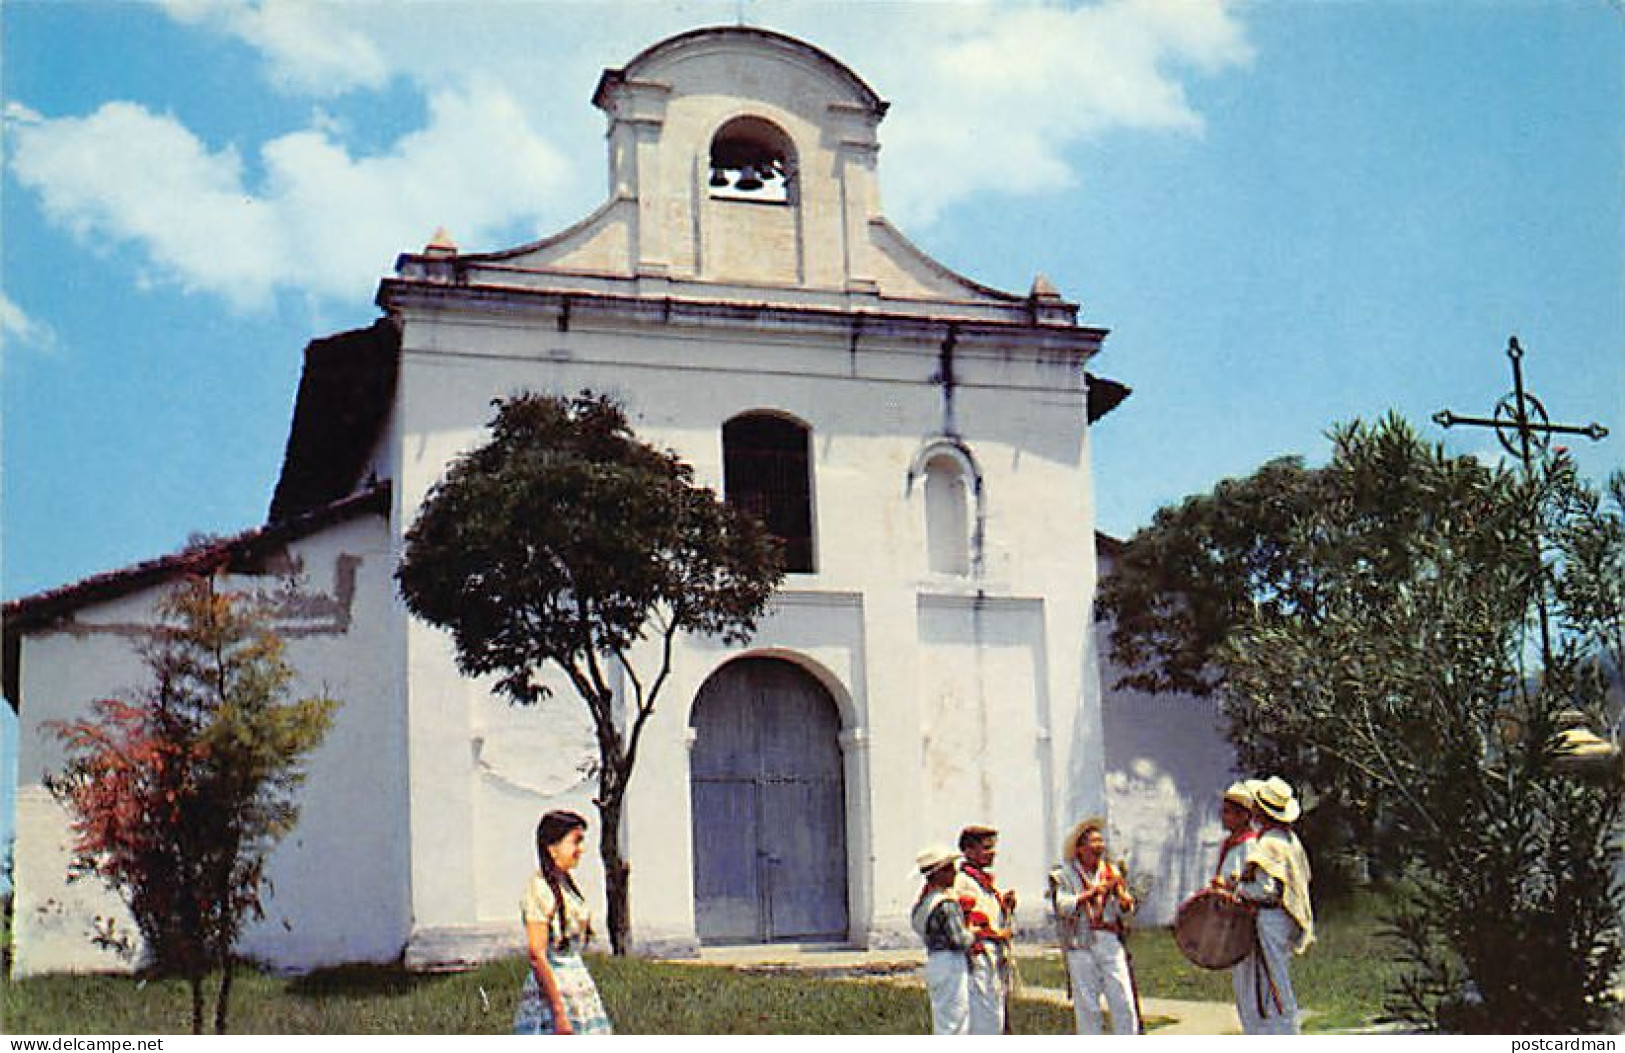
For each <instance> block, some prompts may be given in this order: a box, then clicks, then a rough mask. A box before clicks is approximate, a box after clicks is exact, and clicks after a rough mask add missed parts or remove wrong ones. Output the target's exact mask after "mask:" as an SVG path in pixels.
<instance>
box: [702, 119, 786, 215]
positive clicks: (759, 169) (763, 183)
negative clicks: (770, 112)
mask: <svg viewBox="0 0 1625 1053" xmlns="http://www.w3.org/2000/svg"><path fill="white" fill-rule="evenodd" d="M795 174H796V166H795V148H794V147H793V145H792V144H791V142H790V137H789V136H788V135H786V134H784V131H783V130H782V129H781V128H779V126H778V125H776V124H774V123H773V122H771V121H768V120H764V119H763V118H761V117H750V116H746V117H735V118H734V119H732V120H730V121H728V122H727V123H726V124H724V125H723V126H722V127H721V128H719V129H717V133H716V135H714V136H712V137H711V150H710V157H709V164H708V176H707V179H706V185H707V186H708V187H709V189H710V193H711V196H712V197H714V198H722V199H731V200H743V201H764V202H783V203H790V202H793V201H794V200H795V184H796V180H795Z"/></svg>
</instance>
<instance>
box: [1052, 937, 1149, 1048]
mask: <svg viewBox="0 0 1625 1053" xmlns="http://www.w3.org/2000/svg"><path fill="white" fill-rule="evenodd" d="M1090 935H1091V937H1092V938H1091V939H1090V941H1089V946H1088V947H1087V948H1083V949H1079V950H1070V951H1067V952H1066V967H1067V971H1068V972H1070V973H1071V974H1072V1011H1073V1012H1074V1013H1075V1014H1076V1015H1077V1018H1078V1034H1080V1035H1098V1034H1100V996H1101V995H1105V996H1106V1008H1107V1009H1109V1010H1111V1014H1112V1034H1114V1035H1133V1034H1138V1033H1139V1030H1140V1021H1139V1019H1138V1018H1137V1017H1136V1016H1135V1015H1134V989H1133V987H1132V986H1131V984H1132V981H1131V980H1130V979H1129V974H1128V954H1127V953H1126V952H1125V951H1124V950H1123V944H1122V941H1120V940H1119V939H1118V938H1117V935H1116V934H1115V933H1110V932H1095V933H1091V934H1090Z"/></svg>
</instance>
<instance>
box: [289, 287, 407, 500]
mask: <svg viewBox="0 0 1625 1053" xmlns="http://www.w3.org/2000/svg"><path fill="white" fill-rule="evenodd" d="M400 353H401V331H400V327H399V326H398V325H397V324H396V323H395V322H394V320H393V319H390V318H380V319H378V320H377V321H376V322H374V323H373V324H372V325H370V326H368V327H367V328H365V329H352V330H350V331H349V332H344V333H336V334H334V335H332V336H327V337H323V338H321V339H319V340H312V341H311V342H310V343H309V344H306V345H305V362H304V368H303V370H302V372H301V373H300V376H299V394H298V395H297V397H296V398H295V401H294V408H293V421H292V423H291V424H290V425H289V427H288V443H287V446H286V447H285V449H284V451H283V455H282V472H281V474H280V476H279V477H278V478H277V484H276V490H275V492H274V493H273V495H272V497H271V508H270V512H269V513H268V515H267V517H266V518H267V520H268V521H269V522H272V523H275V522H280V521H281V520H284V519H288V518H291V517H293V516H297V515H300V514H302V513H304V512H307V511H309V510H311V509H313V508H320V507H322V506H323V505H326V504H328V503H329V502H332V501H336V500H338V499H340V498H342V497H343V496H344V495H346V494H349V493H351V492H353V491H354V490H355V489H356V487H357V485H358V484H359V483H361V482H362V479H361V473H362V471H363V470H364V469H365V468H366V465H367V457H368V455H369V454H371V452H372V450H373V447H374V446H375V445H376V444H377V442H378V437H379V435H380V434H381V433H382V431H383V429H384V425H385V423H386V422H387V421H388V419H389V412H390V407H391V406H392V405H393V402H394V397H395V378H396V375H397V368H396V367H397V364H398V363H399V361H400Z"/></svg>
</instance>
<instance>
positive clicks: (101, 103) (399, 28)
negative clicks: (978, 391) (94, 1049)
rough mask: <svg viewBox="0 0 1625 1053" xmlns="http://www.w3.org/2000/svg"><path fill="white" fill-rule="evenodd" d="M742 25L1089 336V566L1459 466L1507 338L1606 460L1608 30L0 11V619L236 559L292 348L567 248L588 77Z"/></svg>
mask: <svg viewBox="0 0 1625 1053" xmlns="http://www.w3.org/2000/svg"><path fill="white" fill-rule="evenodd" d="M741 13H742V14H743V16H744V18H745V19H746V20H747V21H748V22H750V23H752V24H756V25H763V26H766V27H768V28H772V29H777V30H781V31H784V32H788V33H791V34H794V35H797V36H800V37H802V38H804V39H806V40H808V41H810V42H812V43H814V44H817V45H818V46H820V47H823V48H824V49H825V50H827V51H829V52H831V53H832V54H834V55H835V56H836V57H838V58H840V59H842V60H843V61H845V62H846V63H847V64H849V65H850V66H851V67H852V68H853V69H854V70H856V71H857V72H858V73H859V74H860V75H861V76H862V77H864V78H865V79H866V80H867V81H868V82H869V83H870V84H871V85H872V86H873V87H874V88H875V89H876V90H877V91H878V92H879V93H880V95H881V96H882V97H883V98H886V99H888V100H889V101H890V102H891V103H892V109H891V113H890V115H889V116H888V118H887V120H886V121H885V123H884V124H883V125H882V126H881V142H882V155H881V158H882V160H881V181H882V188H883V194H884V199H885V202H886V210H887V212H888V213H889V214H890V215H891V216H892V217H893V218H894V219H895V220H896V221H897V222H898V223H899V224H900V225H901V226H902V227H903V229H904V230H905V231H906V232H908V233H909V235H910V236H911V237H912V238H913V239H914V240H916V241H917V242H918V243H919V244H921V245H922V246H923V247H925V248H926V249H927V250H928V251H930V252H932V253H933V254H935V255H936V256H938V258H940V259H942V260H944V261H945V262H947V263H948V264H950V265H951V266H953V267H955V268H956V269H958V270H960V271H962V272H964V273H966V274H968V275H970V276H972V277H974V278H976V279H978V280H981V281H984V282H987V283H989V284H993V285H997V286H1000V287H1004V288H1008V289H1012V290H1017V291H1025V290H1026V289H1027V288H1028V286H1029V285H1030V283H1031V281H1032V279H1033V275H1034V273H1035V272H1043V273H1044V274H1046V275H1048V276H1049V277H1050V278H1051V280H1053V281H1054V282H1055V284H1056V285H1057V286H1058V287H1059V288H1060V289H1061V291H1062V292H1063V293H1064V294H1065V295H1067V296H1068V297H1069V298H1072V299H1075V300H1078V301H1080V302H1081V303H1082V304H1083V307H1084V311H1083V315H1084V319H1085V320H1086V321H1087V322H1089V323H1091V324H1097V325H1103V326H1106V327H1108V328H1110V329H1111V330H1112V335H1111V337H1110V338H1109V339H1108V341H1107V344H1106V350H1105V352H1104V353H1103V354H1102V355H1101V356H1100V358H1099V359H1098V360H1097V361H1096V363H1095V368H1096V370H1097V371H1098V372H1100V373H1102V374H1105V375H1107V376H1110V377H1113V378H1115V379H1118V380H1121V381H1123V382H1125V383H1127V384H1129V385H1130V386H1131V387H1133V388H1134V389H1135V394H1134V396H1133V397H1132V398H1131V399H1130V400H1129V401H1128V402H1127V403H1125V404H1124V405H1123V406H1122V408H1120V409H1119V410H1118V411H1117V412H1116V413H1114V414H1112V416H1110V417H1109V418H1107V419H1106V420H1105V421H1104V422H1103V423H1102V424H1101V426H1100V427H1099V428H1098V430H1097V431H1096V433H1095V470H1096V486H1097V491H1098V505H1099V525H1100V526H1101V528H1102V529H1105V530H1107V531H1109V532H1111V533H1115V534H1118V535H1124V536H1126V535H1128V534H1130V533H1132V532H1133V531H1134V530H1135V529H1136V528H1137V527H1138V526H1140V525H1143V524H1144V523H1146V522H1147V521H1148V520H1149V518H1150V515H1151V513H1152V512H1153V511H1154V510H1155V509H1156V508H1157V507H1158V506H1160V505H1162V504H1164V503H1167V502H1169V501H1173V500H1177V499H1178V498H1180V497H1182V496H1184V495H1186V494H1189V493H1193V492H1198V491H1205V490H1207V489H1209V488H1211V487H1212V485H1213V484H1214V483H1215V482H1217V481H1218V480H1219V479H1221V478H1223V477H1225V476H1231V475H1238V474H1245V473H1247V472H1249V471H1251V470H1252V469H1253V468H1254V467H1256V466H1257V465H1259V464H1260V463H1262V462H1263V461H1265V460H1267V459H1269V458H1271V457H1274V456H1278V455H1280V454H1284V453H1293V452H1296V453H1302V454H1304V455H1306V456H1307V457H1308V458H1309V459H1310V460H1311V461H1317V460H1320V459H1321V458H1323V457H1324V455H1325V452H1326V444H1325V441H1324V438H1323V435H1324V432H1325V430H1326V428H1327V427H1328V426H1329V425H1330V424H1332V423H1333V422H1336V421H1343V420H1348V419H1351V418H1353V417H1356V416H1359V417H1366V418H1370V417H1374V416H1377V415H1379V414H1381V413H1383V412H1385V411H1386V410H1388V409H1390V408H1393V409H1398V410H1400V411H1401V412H1402V413H1404V414H1405V415H1406V416H1408V417H1409V418H1410V419H1411V420H1412V421H1413V422H1415V423H1417V424H1418V425H1422V426H1425V427H1427V428H1428V429H1429V430H1430V432H1432V433H1434V434H1438V435H1440V436H1441V437H1442V438H1445V439H1447V440H1448V442H1449V444H1450V446H1451V447H1452V448H1453V449H1455V450H1458V451H1463V452H1468V451H1485V452H1488V451H1489V450H1490V449H1491V448H1492V446H1493V442H1492V440H1490V439H1489V438H1488V437H1487V436H1484V435H1482V434H1480V435H1471V434H1468V433H1464V432H1461V431H1459V430H1458V431H1456V432H1451V433H1449V434H1444V433H1439V432H1437V430H1436V429H1432V426H1431V425H1427V420H1428V418H1429V416H1431V414H1432V413H1434V412H1435V411H1436V410H1438V409H1440V408H1443V407H1446V406H1448V407H1451V408H1453V409H1455V410H1456V411H1457V412H1460V413H1469V414H1484V413H1487V412H1488V411H1489V410H1490V408H1491V407H1492V406H1493V405H1494V403H1495V401H1496V400H1497V399H1498V398H1499V397H1500V396H1501V395H1502V394H1503V393H1504V392H1505V390H1506V389H1507V388H1508V386H1509V383H1510V377H1509V374H1508V368H1507V363H1506V360H1505V358H1504V357H1503V354H1502V352H1503V350H1504V348H1505V346H1506V341H1507V337H1508V335H1509V334H1512V333H1517V334H1518V335H1519V337H1520V338H1521V340H1522V342H1523V344H1524V346H1525V348H1526V349H1527V351H1528V357H1527V358H1526V360H1525V368H1526V373H1527V377H1528V381H1529V384H1530V386H1531V387H1532V388H1533V390H1534V391H1536V392H1537V393H1538V394H1539V395H1540V396H1541V397H1542V398H1543V399H1544V400H1545V402H1546V404H1547V406H1548V407H1549V408H1550V409H1551V410H1552V412H1553V415H1554V416H1555V417H1559V418H1561V419H1563V420H1569V421H1577V422H1581V423H1584V422H1589V421H1592V420H1596V421H1600V422H1602V423H1603V424H1604V425H1606V426H1607V427H1609V428H1610V429H1612V431H1613V433H1614V434H1613V436H1612V437H1611V438H1609V439H1608V440H1606V441H1605V442H1603V443H1600V444H1596V445H1593V444H1590V443H1587V442H1584V441H1580V442H1576V443H1574V447H1575V452H1576V454H1577V455H1578V456H1579V457H1580V460H1581V464H1582V467H1583V468H1584V469H1585V470H1587V471H1588V472H1589V473H1590V474H1592V475H1593V476H1595V477H1601V476H1602V475H1604V474H1606V472H1607V471H1609V470H1611V469H1613V468H1614V467H1617V466H1619V465H1621V464H1622V463H1625V452H1622V451H1625V445H1622V444H1625V282H1622V279H1625V262H1622V252H1625V208H1622V196H1625V195H1622V176H1625V14H1622V9H1621V8H1620V7H1619V6H1616V5H1614V4H1612V3H1609V2H1607V0H1567V2H1562V3H1558V2H1537V0H1528V2H1493V0H1492V2H1485V3H1476V4H1460V3H1449V2H1442V0H1441V2H1426V0H1406V2H1384V0H1373V2H1366V3H1360V4H1354V3H1309V2H1305V0H1294V2H1269V0H1259V2H1254V3H1247V4H1238V5H1231V6H1226V5H1219V4H1207V3H1200V2H1197V0H1177V2H1171V3H1164V2H1149V0H1147V2H1127V0H1125V2H1111V3H1104V4H1017V3H981V4H948V3H923V2H922V3H864V4H858V3H855V2H851V0H847V2H831V3H799V2H783V3H773V4H767V3H755V2H749V0H747V2H744V3H740V2H738V0H729V2H725V3H704V2H682V3H670V2H661V3H652V2H650V3H643V2H638V3H629V2H605V3H599V4H591V5H588V4H571V3H520V2H503V3H498V2H494V0H492V2H484V0H475V2H472V3H466V4H462V5H453V4H449V3H435V2H425V3H417V4H412V5H402V4H395V3H376V4H373V3H368V4H344V5H340V4H332V3H294V2H269V0H268V2H265V3H245V2H236V0H207V2H199V0H176V2H170V3H152V4H143V3H123V2H121V3H94V2H75V0H69V2H50V3H41V2H31V0H6V3H5V4H4V5H3V6H0V32H3V35H0V47H3V49H4V54H3V62H0V96H3V100H4V105H5V115H4V133H3V134H4V162H3V163H4V171H3V176H0V179H3V182H0V231H3V240H0V336H3V351H0V354H3V358H0V385H3V389H0V442H3V446H0V472H3V474H0V487H3V490H0V546H3V547H0V592H3V594H4V596H5V597H6V598H8V599H9V598H15V597H17V596H21V595H26V594H30V593H33V592H37V591H41V590H44V589H47V588H52V587H55V586H57V585H61V584H66V583H69V582H72V581H75V580H78V579H79V578H81V577H84V576H86V575H89V574H93V573H97V572H100V571H105V570H109V569H113V568H116V567H120V566H123V565H126V564H129V563H131V562H134V561H137V560H141V559H146V558H150V557H153V556H157V555H161V554H164V553H167V552H170V551H173V550H175V549H176V548H178V547H179V546H181V545H182V544H183V543H184V542H185V541H186V539H187V537H188V535H189V534H190V533H192V532H194V531H204V532H211V533H233V532H236V531H240V530H243V529H247V528H249V527H252V526H255V525H257V524H259V523H260V522H262V521H263V518H264V514H265V510H266V506H267V504H268V502H269V499H270V494H271V488H272V486H273V485H274V482H275V479H276V473H277V470H278V467H279V465H280V462H281V456H282V446H283V442H284V440H285V438H286V434H287V427H288V422H289V419H290V413H291V410H292V403H293V394H294V391H295V388H296V385H297V383H298V374H299V366H300V353H301V349H302V347H303V345H304V344H305V342H306V341H307V340H309V339H311V338H312V337H316V336H320V335H324V334H327V333H330V332H333V331H336V330H339V329H345V328H351V327H354V326H360V325H365V324H367V323H368V322H369V321H370V320H371V319H372V318H373V317H375V315H376V309H375V308H374V307H373V306H372V293H373V291H374V289H375V287H376V283H377V280H378V278H379V277H380V276H381V275H382V274H383V273H385V272H386V271H387V270H388V269H389V268H390V267H391V265H392V263H393V259H394V256H395V254H396V253H397V252H399V251H402V250H407V249H414V248H417V247H419V246H421V245H422V244H423V242H424V241H426V240H427V239H428V237H429V236H430V235H431V234H432V233H433V232H434V230H435V228H436V227H438V226H442V225H444V226H446V227H448V228H449V229H450V231H451V233H452V235H453V236H454V237H455V238H456V240H457V241H458V243H459V244H460V245H461V246H462V247H463V248H464V249H466V250H469V251H481V250H490V249H497V248H501V247H505V246H508V245H512V244H517V243H519V242H522V241H526V240H529V239H531V238H533V237H535V236H538V235H540V234H544V233H549V232H552V231H555V230H558V229H560V228H562V227H564V226H566V225H568V224H569V223H571V222H573V221H574V220H576V219H578V218H580V217H581V216H583V215H585V214H586V213H587V212H588V211H589V210H591V209H592V208H593V207H594V206H595V205H596V204H597V203H598V202H599V200H600V199H601V198H602V196H603V193H604V167H605V166H604V157H603V140H602V132H603V123H602V117H601V115H600V114H599V113H598V111H596V110H594V109H593V108H592V106H591V105H590V103H589V98H590V95H591V92H592V89H593V86H594V84H595V82H596V79H597V75H598V73H599V71H600V70H601V69H602V68H604V67H607V66H620V65H623V64H624V63H625V62H626V61H627V60H628V59H630V58H631V57H632V56H633V55H634V54H636V53H637V52H638V51H639V50H641V49H642V48H643V47H645V46H647V45H648V44H650V43H653V42H654V41H656V40H658V39H660V38H662V37H664V36H666V35H669V34H671V33H675V32H679V31H682V30H684V29H689V28H693V27H695V26H699V25H706V24H715V23H732V22H734V21H736V20H737V19H738V17H739V16H740V14H741ZM12 728H13V725H12V724H10V723H9V713H8V714H6V715H5V717H4V718H0V734H3V735H4V736H5V738H6V740H7V742H8V743H9V742H10V740H11V738H12V734H13V732H12ZM3 762H4V754H3V752H0V763H3ZM0 811H3V809H0ZM5 821H6V820H5V819H3V818H0V823H3V822H5Z"/></svg>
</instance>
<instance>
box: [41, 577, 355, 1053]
mask: <svg viewBox="0 0 1625 1053" xmlns="http://www.w3.org/2000/svg"><path fill="white" fill-rule="evenodd" d="M159 610H160V612H161V614H162V616H163V619H164V621H163V624H162V625H161V626H160V627H159V628H158V629H156V630H155V631H154V632H153V633H152V634H151V636H150V638H149V639H148V640H147V641H145V642H144V643H143V645H142V646H141V653H142V658H143V660H144V662H145V664H146V666H147V669H148V672H149V673H150V674H151V677H152V686H151V687H150V688H149V689H147V690H146V691H145V692H143V693H141V694H140V695H139V696H138V697H136V698H134V699H117V698H111V699H102V700H99V701H97V702H95V703H94V704H93V707H92V709H93V715H92V716H91V717H88V718H85V719H82V720H76V721H69V722H55V723H54V724H52V725H49V726H50V727H51V729H52V730H53V731H54V732H55V733H56V734H57V736H58V737H59V738H60V739H61V740H62V741H63V743H64V744H65V747H66V751H67V765H66V767H65V768H64V769H63V770H62V771H61V772H59V773H56V774H53V775H51V776H49V777H48V778H47V779H46V785H47V787H48V788H49V789H50V791H51V793H52V794H53V795H54V796H55V797H56V798H57V800H59V801H60V802H61V803H62V804H63V805H64V806H65V807H66V808H67V809H68V812H69V814H70V816H71V817H72V820H71V821H72V831H73V845H72V850H73V856H74V860H73V864H72V866H73V869H72V871H71V873H70V878H80V877H85V876H88V875H94V876H96V877H98V878H100V879H101V880H102V881H103V882H105V883H106V884H107V885H108V887H110V888H111V889H112V890H113V891H114V892H116V893H117V894H118V895H119V896H120V898H121V899H123V901H124V903H125V905H126V906H127V907H128V908H129V910H130V914H131V916H132V917H133V918H134V919H135V922H136V925H137V927H138V928H139V930H140V932H141V936H142V938H143V941H144V948H145V952H146V961H145V967H146V968H147V969H148V970H150V971H152V972H155V973H158V974H161V975H178V976H182V977H184V978H185V979H186V980H187V982H188V983H189V985H190V987H191V992H192V1031H193V1033H194V1034H201V1033H202V1032H203V1015H204V991H203V988H204V981H205V979H206V978H207V976H208V973H209V972H210V971H211V970H215V969H218V970H219V972H220V985H219V988H218V992H217V995H216V999H215V1013H214V1029H215V1032H216V1033H217V1034H224V1033H225V1031H226V1028H227V1022H228V1014H229V1006H230V999H231V981H232V972H233V951H234V948H235V947H236V944H237V940H238V938H239V937H240V936H241V934H242V930H243V928H244V926H245V925H246V924H247V923H248V922H250V921H255V920H258V919H260V918H262V917H264V907H263V898H264V896H265V895H266V893H267V892H268V891H269V881H268V879H267V877H266V875H265V863H266V859H267V857H268V856H269V855H270V852H271V850H272V849H273V848H274V847H275V845H276V844H277V842H279V841H280V840H281V839H282V838H283V837H285V836H286V835H287V834H288V832H289V831H291V830H292V829H293V827H294V824H295V823H296V822H297V820H298V815H299V806H298V801H297V797H296V794H297V791H298V788H299V786H300V785H301V783H302V782H303V781H304V776H305V771H304V762H305V759H306V758H307V757H308V755H309V754H310V753H311V751H313V750H314V749H315V748H316V747H317V745H319V744H320V742H321V740H322V737H323V736H324V735H325V734H326V732H327V729H328V727H329V725H330V724H331V722H332V715H333V711H334V709H335V708H336V707H337V705H338V703H336V702H334V701H333V700H331V699H327V698H305V699H300V700H298V701H285V698H286V696H287V694H288V688H289V685H290V683H291V681H292V679H293V676H294V671H293V669H292V668H291V667H290V666H289V665H288V663H287V662H286V661H285V660H284V658H283V643H282V640H281V638H280V637H279V636H278V635H277V634H276V633H275V632H274V631H272V630H271V629H270V628H269V626H268V625H267V617H268V612H267V610H266V609H265V607H264V605H263V604H262V603H261V602H260V601H258V600H256V599H255V598H253V597H250V596H248V595H246V594H243V593H234V592H225V591H221V590H220V589H218V588H217V587H216V585H215V581H214V578H213V576H212V575H211V574H208V573H199V574H196V575H191V576H188V577H187V578H186V579H185V580H184V581H182V582H181V583H180V584H179V585H177V586H176V587H174V588H173V589H171V590H170V591H169V592H167V593H166V594H165V595H164V597H163V599H162V600H161V601H160V604H159ZM96 939H97V942H99V943H103V944H111V945H115V946H123V947H125V948H126V949H127V948H128V941H127V940H125V939H124V938H122V937H120V936H119V934H118V933H117V932H116V931H115V930H114V928H113V926H112V923H111V922H107V921H105V920H104V921H102V922H101V923H100V925H99V928H98V932H97V935H96Z"/></svg>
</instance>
